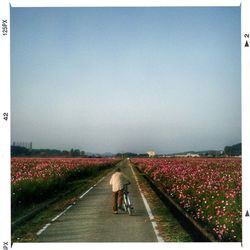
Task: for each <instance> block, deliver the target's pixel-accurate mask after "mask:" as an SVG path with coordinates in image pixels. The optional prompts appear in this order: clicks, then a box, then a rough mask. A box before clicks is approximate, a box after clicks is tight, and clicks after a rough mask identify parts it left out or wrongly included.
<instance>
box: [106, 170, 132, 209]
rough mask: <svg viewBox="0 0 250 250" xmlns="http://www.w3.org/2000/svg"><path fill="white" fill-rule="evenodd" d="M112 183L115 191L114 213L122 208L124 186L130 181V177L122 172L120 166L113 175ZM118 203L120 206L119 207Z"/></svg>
mask: <svg viewBox="0 0 250 250" xmlns="http://www.w3.org/2000/svg"><path fill="white" fill-rule="evenodd" d="M109 183H110V185H112V192H113V213H115V214H118V208H119V209H122V197H123V187H124V185H125V184H128V183H130V181H129V179H128V177H127V176H126V175H124V174H123V173H122V172H121V169H120V168H117V169H116V172H115V173H114V174H113V175H112V176H111V179H110V182H109ZM117 203H118V207H117Z"/></svg>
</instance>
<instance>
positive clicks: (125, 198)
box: [122, 183, 133, 215]
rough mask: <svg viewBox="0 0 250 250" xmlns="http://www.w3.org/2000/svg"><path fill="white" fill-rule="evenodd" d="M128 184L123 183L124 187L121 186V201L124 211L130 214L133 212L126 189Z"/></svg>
mask: <svg viewBox="0 0 250 250" xmlns="http://www.w3.org/2000/svg"><path fill="white" fill-rule="evenodd" d="M129 184H130V183H128V184H125V185H124V188H123V201H122V206H123V208H124V211H125V212H128V214H129V215H132V214H133V206H132V203H131V201H130V198H129V195H128V194H129V191H128V185H129Z"/></svg>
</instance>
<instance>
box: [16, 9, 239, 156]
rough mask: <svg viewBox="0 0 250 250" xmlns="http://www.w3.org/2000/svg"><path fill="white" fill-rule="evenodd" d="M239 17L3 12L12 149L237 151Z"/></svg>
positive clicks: (222, 12)
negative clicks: (7, 22)
mask: <svg viewBox="0 0 250 250" xmlns="http://www.w3.org/2000/svg"><path fill="white" fill-rule="evenodd" d="M240 60H241V58H240V8H239V7H220V8H215V7H214V8H212V7H206V8H192V7H189V8H168V7H165V8H108V7H106V8H12V9H11V111H12V113H11V124H12V125H11V133H12V138H11V139H12V141H32V142H33V146H34V147H35V148H56V149H70V148H79V149H81V150H85V151H91V152H99V153H102V152H114V153H116V152H121V151H133V152H145V151H147V150H150V149H151V150H155V151H156V152H158V153H172V152H177V151H178V152H180V151H185V150H205V149H223V148H224V146H225V145H232V144H235V143H238V142H240V141H241V77H240V70H241V68H240Z"/></svg>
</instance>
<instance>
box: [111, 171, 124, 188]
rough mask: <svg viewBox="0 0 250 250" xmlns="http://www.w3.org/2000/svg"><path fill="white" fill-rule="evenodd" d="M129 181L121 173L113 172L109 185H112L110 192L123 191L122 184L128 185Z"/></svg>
mask: <svg viewBox="0 0 250 250" xmlns="http://www.w3.org/2000/svg"><path fill="white" fill-rule="evenodd" d="M128 182H129V179H128V178H127V177H126V176H125V175H124V174H123V173H121V172H115V173H114V174H113V175H112V177H111V179H110V182H109V183H110V185H112V191H113V192H117V191H119V190H122V189H123V186H124V184H126V183H128Z"/></svg>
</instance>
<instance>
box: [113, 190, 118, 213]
mask: <svg viewBox="0 0 250 250" xmlns="http://www.w3.org/2000/svg"><path fill="white" fill-rule="evenodd" d="M117 198H118V192H113V211H114V212H117Z"/></svg>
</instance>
